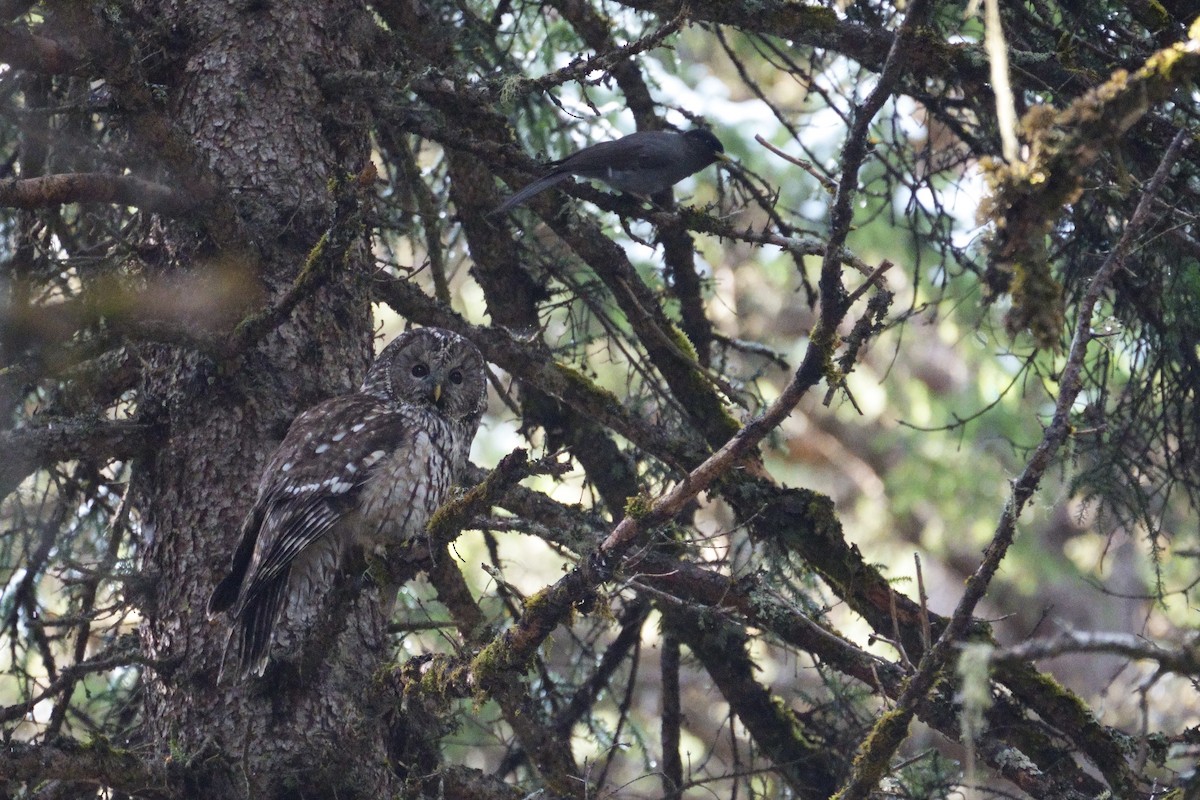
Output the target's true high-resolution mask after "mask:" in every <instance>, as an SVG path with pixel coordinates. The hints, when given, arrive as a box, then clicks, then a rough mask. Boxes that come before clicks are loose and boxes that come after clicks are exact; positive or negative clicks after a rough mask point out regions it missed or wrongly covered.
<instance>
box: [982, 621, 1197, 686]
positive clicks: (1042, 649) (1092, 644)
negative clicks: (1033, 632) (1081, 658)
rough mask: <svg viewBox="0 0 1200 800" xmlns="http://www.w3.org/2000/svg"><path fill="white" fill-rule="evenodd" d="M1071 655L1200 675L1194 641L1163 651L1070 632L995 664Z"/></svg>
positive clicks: (1124, 639)
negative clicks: (1100, 655) (1121, 660)
mask: <svg viewBox="0 0 1200 800" xmlns="http://www.w3.org/2000/svg"><path fill="white" fill-rule="evenodd" d="M1068 653H1107V654H1110V655H1117V656H1122V657H1124V658H1129V659H1133V660H1135V661H1151V662H1153V663H1155V664H1158V666H1159V667H1161V668H1162V669H1164V670H1167V671H1169V672H1174V673H1175V674H1177V675H1189V676H1193V677H1194V676H1197V675H1200V650H1197V648H1196V642H1195V640H1194V639H1193V640H1192V641H1191V642H1190V643H1189V644H1187V645H1185V646H1183V647H1163V646H1162V645H1159V644H1156V643H1155V642H1152V641H1150V640H1148V639H1146V638H1144V637H1141V636H1135V635H1134V634H1132V633H1120V632H1116V633H1109V632H1106V631H1074V630H1066V631H1062V632H1060V633H1057V634H1055V635H1054V636H1049V637H1046V638H1042V639H1033V640H1031V641H1028V642H1021V643H1020V644H1015V645H1013V646H1011V647H1004V648H1000V649H998V650H995V651H993V652H992V654H991V660H992V661H1013V662H1024V661H1036V660H1038V659H1041V658H1055V657H1056V656H1061V655H1066V654H1068Z"/></svg>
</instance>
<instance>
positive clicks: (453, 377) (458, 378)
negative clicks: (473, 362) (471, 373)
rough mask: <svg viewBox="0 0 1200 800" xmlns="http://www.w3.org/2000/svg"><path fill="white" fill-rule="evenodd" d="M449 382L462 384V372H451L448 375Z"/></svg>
mask: <svg viewBox="0 0 1200 800" xmlns="http://www.w3.org/2000/svg"><path fill="white" fill-rule="evenodd" d="M450 382H451V383H462V370H458V369H456V370H454V371H453V372H451V373H450Z"/></svg>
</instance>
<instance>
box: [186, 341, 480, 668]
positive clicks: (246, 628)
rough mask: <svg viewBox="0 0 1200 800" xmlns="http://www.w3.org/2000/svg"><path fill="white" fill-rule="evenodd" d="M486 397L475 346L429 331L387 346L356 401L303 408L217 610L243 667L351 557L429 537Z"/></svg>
mask: <svg viewBox="0 0 1200 800" xmlns="http://www.w3.org/2000/svg"><path fill="white" fill-rule="evenodd" d="M486 402H487V382H486V368H485V366H484V362H483V357H482V356H481V355H480V354H479V351H478V350H477V349H476V348H475V346H474V345H473V344H471V343H470V342H469V341H467V340H466V339H464V338H463V337H461V336H459V335H458V334H456V333H451V332H450V331H446V330H442V329H440V328H421V329H418V330H413V331H409V332H408V333H405V334H402V335H401V336H399V337H397V338H396V339H395V340H394V341H393V342H392V343H391V344H389V345H388V346H387V347H385V348H384V350H383V352H381V353H380V354H379V357H378V358H377V359H375V363H374V364H373V365H372V366H371V369H370V371H369V372H368V373H367V377H366V379H365V380H364V381H363V384H362V387H361V388H360V389H359V390H358V392H356V393H354V394H349V395H345V396H343V397H335V398H332V399H330V400H326V401H325V402H323V403H320V404H318V405H316V406H314V407H313V408H310V409H309V410H308V411H305V412H304V413H303V414H301V415H300V416H299V417H297V418H296V420H295V422H293V423H292V426H291V428H290V429H289V430H288V433H287V436H286V437H285V438H284V440H283V443H282V444H280V446H279V449H278V450H276V451H275V454H274V455H273V456H272V457H271V460H270V461H269V462H268V464H267V467H266V470H265V471H264V472H263V475H262V479H261V480H260V481H259V485H258V497H257V499H256V500H255V501H254V507H253V508H252V509H251V510H250V513H249V514H248V515H247V516H246V520H245V522H244V523H243V524H242V537H241V541H240V543H239V544H238V547H237V550H236V551H235V552H234V554H233V561H232V564H231V565H230V568H229V574H228V575H227V576H226V577H225V578H224V580H222V581H221V582H220V583H219V584H218V585H217V587H216V589H215V590H214V591H213V593H212V597H211V598H210V599H209V602H208V611H209V614H216V613H219V612H222V611H229V613H230V616H231V617H232V621H233V628H234V629H233V633H232V636H231V642H232V644H233V645H234V649H235V652H236V653H237V657H238V661H239V664H240V666H241V669H242V671H244V672H245V671H253V672H254V673H256V674H258V675H261V674H262V673H263V670H264V669H265V668H266V665H267V660H268V657H269V656H270V655H271V649H272V645H273V644H276V643H277V640H278V637H279V634H280V627H281V623H282V624H284V625H285V626H286V627H290V628H298V627H303V626H304V625H305V624H311V621H312V620H313V619H314V618H315V612H316V610H317V609H319V608H320V604H321V601H322V599H323V598H324V597H325V596H326V595H327V594H328V593H329V592H330V590H331V588H332V586H331V585H330V583H331V580H332V578H333V576H335V575H336V573H337V570H338V568H339V564H340V563H341V560H342V556H343V554H344V553H345V552H346V550H347V549H348V548H349V547H351V546H352V545H359V546H362V547H365V548H367V549H371V548H374V547H375V546H376V545H379V544H383V543H387V542H402V541H405V540H408V539H412V538H414V537H417V536H420V535H422V534H423V533H424V531H425V525H426V523H427V522H428V521H429V517H430V515H432V514H433V512H434V511H435V510H436V509H437V507H438V506H439V505H441V503H442V502H443V501H444V500H445V499H446V496H447V494H448V492H449V490H450V488H451V486H453V485H454V483H455V481H456V479H457V478H458V477H459V476H460V475H461V474H462V470H463V467H464V466H465V464H466V461H467V453H468V451H469V450H470V447H471V440H472V439H473V438H474V437H475V431H476V430H477V429H478V427H479V420H480V417H481V416H482V414H483V411H484V408H485V406H486Z"/></svg>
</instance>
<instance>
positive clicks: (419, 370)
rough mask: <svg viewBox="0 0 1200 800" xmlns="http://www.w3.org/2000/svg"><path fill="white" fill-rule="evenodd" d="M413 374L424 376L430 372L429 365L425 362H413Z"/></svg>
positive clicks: (418, 376) (414, 375)
mask: <svg viewBox="0 0 1200 800" xmlns="http://www.w3.org/2000/svg"><path fill="white" fill-rule="evenodd" d="M412 374H413V377H414V378H424V377H425V376H426V375H428V374H429V367H427V366H425V365H424V364H413V368H412Z"/></svg>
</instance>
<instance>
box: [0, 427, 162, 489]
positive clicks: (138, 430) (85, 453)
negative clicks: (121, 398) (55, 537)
mask: <svg viewBox="0 0 1200 800" xmlns="http://www.w3.org/2000/svg"><path fill="white" fill-rule="evenodd" d="M158 434H159V431H158V429H157V428H156V427H155V426H152V425H146V424H144V423H140V422H131V421H128V420H98V419H68V420H56V421H53V422H45V423H43V424H41V425H37V426H29V427H25V428H17V429H15V430H10V431H4V432H3V433H0V453H4V458H3V460H0V497H7V496H8V495H9V493H11V492H12V491H13V490H14V489H15V488H16V487H17V485H18V484H20V483H21V481H23V480H24V479H25V478H26V477H27V476H29V475H30V474H31V473H32V472H33V471H34V470H37V469H41V468H43V467H48V466H50V465H51V464H56V463H58V462H60V461H75V460H90V461H96V462H101V463H102V462H105V461H110V460H112V459H117V458H132V457H133V456H137V455H140V454H141V453H144V452H146V451H147V450H148V449H149V448H150V447H152V446H153V444H154V442H155V440H156V439H157V437H158Z"/></svg>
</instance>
